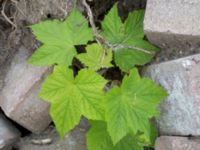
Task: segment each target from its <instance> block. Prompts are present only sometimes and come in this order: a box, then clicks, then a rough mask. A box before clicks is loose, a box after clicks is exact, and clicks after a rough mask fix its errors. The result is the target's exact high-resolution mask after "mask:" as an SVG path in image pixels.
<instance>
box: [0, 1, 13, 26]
mask: <svg viewBox="0 0 200 150" xmlns="http://www.w3.org/2000/svg"><path fill="white" fill-rule="evenodd" d="M6 3H7V0H5V2H4V3H3V4H2V10H1V14H2V16H3V17H4V19H5V20H6V21H7V22H8V23H10V24H11V25H12V26H13V27H14V28H15V29H16V28H17V25H16V24H14V23H13V22H12V21H11V20H10V19H9V18H8V16H7V15H6V14H5V6H6Z"/></svg>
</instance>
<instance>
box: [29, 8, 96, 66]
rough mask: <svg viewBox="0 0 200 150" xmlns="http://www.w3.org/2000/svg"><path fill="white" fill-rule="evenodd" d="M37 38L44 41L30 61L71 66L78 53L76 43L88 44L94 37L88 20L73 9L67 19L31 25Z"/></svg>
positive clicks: (43, 64) (39, 63) (36, 63)
mask: <svg viewBox="0 0 200 150" xmlns="http://www.w3.org/2000/svg"><path fill="white" fill-rule="evenodd" d="M31 29H32V31H33V33H34V35H35V36H36V38H37V39H38V40H39V41H40V42H42V43H43V46H41V47H40V48H39V49H38V50H37V51H36V52H35V53H34V54H33V55H32V57H31V58H30V59H29V61H28V62H29V63H31V64H35V65H39V66H45V65H53V64H65V65H67V66H69V65H70V64H71V62H72V59H73V57H74V56H75V55H76V49H75V47H74V45H82V44H87V42H88V41H89V40H92V39H93V34H92V30H91V29H90V28H89V27H88V23H87V20H86V19H85V18H84V16H82V14H81V13H80V12H79V11H78V10H75V9H74V10H73V11H72V12H71V14H70V15H69V17H67V18H66V20H65V21H58V20H53V21H43V22H40V23H38V24H36V25H33V26H31Z"/></svg>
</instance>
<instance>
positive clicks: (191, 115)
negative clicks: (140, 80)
mask: <svg viewBox="0 0 200 150" xmlns="http://www.w3.org/2000/svg"><path fill="white" fill-rule="evenodd" d="M143 74H144V75H145V76H148V77H150V78H152V79H153V80H155V81H156V82H157V83H159V84H160V85H162V86H163V87H164V88H165V89H166V90H167V92H168V94H169V96H168V98H167V99H166V100H165V101H163V102H162V103H161V105H160V111H161V116H160V118H158V119H157V124H158V128H159V131H160V133H161V135H184V136H185V135H194V136H199V135H200V54H198V55H193V56H190V57H185V58H182V59H177V60H174V61H168V62H165V63H160V64H155V65H151V66H148V67H147V68H146V69H144V72H143Z"/></svg>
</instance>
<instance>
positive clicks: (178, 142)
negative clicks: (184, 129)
mask: <svg viewBox="0 0 200 150" xmlns="http://www.w3.org/2000/svg"><path fill="white" fill-rule="evenodd" d="M199 149H200V139H193V138H192V139H190V138H187V137H173V136H161V137H159V138H158V139H157V140H156V146H155V150H199Z"/></svg>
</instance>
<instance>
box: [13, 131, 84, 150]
mask: <svg viewBox="0 0 200 150" xmlns="http://www.w3.org/2000/svg"><path fill="white" fill-rule="evenodd" d="M85 134H86V130H84V129H81V128H76V129H74V130H73V131H72V132H70V133H69V134H67V135H66V136H65V138H64V139H61V138H60V137H59V135H58V133H57V132H56V130H55V128H53V127H49V128H48V129H47V130H46V131H45V132H43V133H42V134H40V135H34V134H32V135H30V136H27V137H24V138H22V139H21V141H20V142H19V143H18V144H17V145H16V146H15V147H16V149H19V150H86V138H85ZM45 141H51V142H48V143H47V142H46V143H45Z"/></svg>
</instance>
